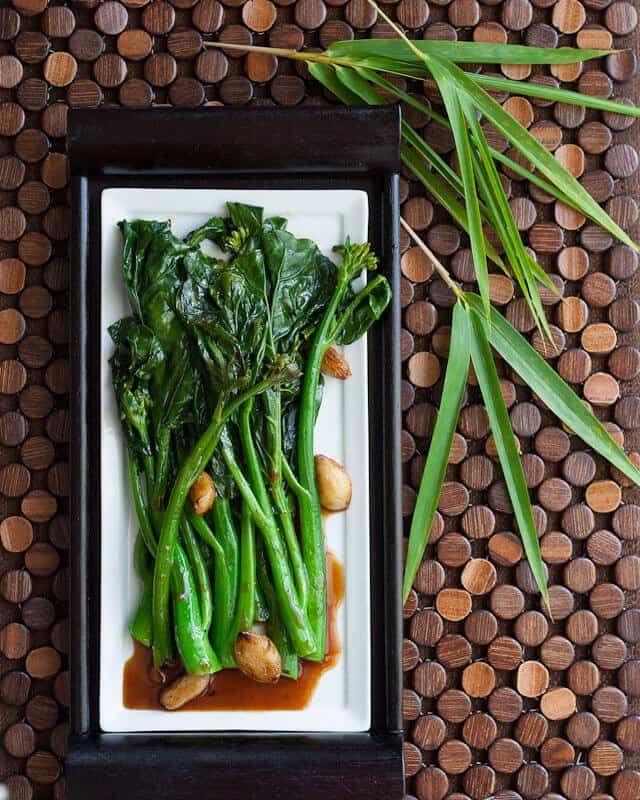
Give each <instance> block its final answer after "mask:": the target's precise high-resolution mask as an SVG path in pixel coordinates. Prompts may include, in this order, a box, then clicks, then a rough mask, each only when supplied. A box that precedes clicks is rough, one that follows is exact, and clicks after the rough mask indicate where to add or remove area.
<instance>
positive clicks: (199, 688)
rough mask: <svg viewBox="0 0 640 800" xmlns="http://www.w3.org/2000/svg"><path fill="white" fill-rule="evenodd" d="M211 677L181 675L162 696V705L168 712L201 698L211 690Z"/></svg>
mask: <svg viewBox="0 0 640 800" xmlns="http://www.w3.org/2000/svg"><path fill="white" fill-rule="evenodd" d="M210 680H211V675H181V676H180V677H179V678H176V680H175V681H174V682H173V683H172V684H171V685H170V686H167V688H166V689H164V691H163V692H162V693H161V694H160V703H161V704H162V705H163V706H164V707H165V708H166V709H167V711H175V710H176V709H177V708H182V706H184V705H186V704H187V703H190V702H191V701H192V700H195V699H196V697H200V695H201V694H204V693H205V692H206V691H207V689H208V688H209V682H210Z"/></svg>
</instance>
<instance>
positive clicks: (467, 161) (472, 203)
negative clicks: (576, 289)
mask: <svg viewBox="0 0 640 800" xmlns="http://www.w3.org/2000/svg"><path fill="white" fill-rule="evenodd" d="M430 68H431V69H432V72H433V75H434V78H436V80H437V81H438V85H439V87H440V93H441V94H442V99H443V101H444V104H445V108H446V109H447V112H448V113H449V122H450V123H451V129H452V131H453V136H454V139H455V143H456V150H457V155H458V164H459V165H460V175H461V177H462V184H463V187H464V198H465V205H466V207H467V220H468V224H469V240H470V242H471V252H472V254H473V265H474V269H475V273H476V280H477V282H478V289H479V290H480V296H481V297H482V301H483V303H484V306H485V310H486V312H487V318H488V317H489V312H490V308H491V298H490V297H489V268H488V265H487V253H486V250H485V248H484V231H483V229H482V215H481V213H480V203H479V201H478V191H477V189H476V179H475V172H474V169H473V153H472V150H471V143H470V141H469V132H468V129H467V123H466V120H465V115H464V112H463V110H462V105H461V103H460V97H459V96H458V94H457V93H456V88H455V86H454V85H453V83H452V82H450V81H449V80H448V79H447V77H446V74H444V73H441V67H440V65H439V64H438V65H436V64H435V63H434V65H433V67H430Z"/></svg>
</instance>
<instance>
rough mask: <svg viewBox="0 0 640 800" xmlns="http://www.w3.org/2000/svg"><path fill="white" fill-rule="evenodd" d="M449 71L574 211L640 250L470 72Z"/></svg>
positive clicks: (449, 67)
mask: <svg viewBox="0 0 640 800" xmlns="http://www.w3.org/2000/svg"><path fill="white" fill-rule="evenodd" d="M448 69H449V70H450V72H451V76H452V79H454V80H455V81H456V83H457V84H458V86H459V89H460V90H461V91H464V92H466V93H467V94H468V95H469V97H470V99H471V101H472V103H473V104H474V106H475V107H476V108H477V109H478V111H480V112H481V113H482V114H483V115H484V116H485V118H486V119H487V120H489V122H491V123H493V125H494V127H495V128H497V130H498V131H499V132H500V133H501V134H502V135H503V136H504V137H505V138H506V139H508V140H509V141H510V142H511V144H513V146H514V147H515V148H516V149H517V150H519V151H520V152H521V153H522V154H523V155H524V156H525V157H526V158H527V160H528V161H530V162H531V163H532V164H533V166H535V167H536V169H539V170H540V172H541V173H542V174H543V175H544V176H545V177H546V178H547V179H548V180H549V181H550V182H551V185H552V186H553V187H555V186H557V187H558V188H559V189H560V191H561V192H563V194H564V195H566V196H567V197H571V198H572V203H571V205H572V207H573V208H575V209H576V210H577V211H580V212H581V213H582V214H584V216H586V217H589V218H591V219H593V220H594V221H596V222H597V223H598V225H600V227H602V228H604V230H606V231H608V232H609V233H610V234H612V235H613V236H615V237H616V239H618V240H619V241H621V242H623V243H624V244H626V245H628V246H629V247H632V248H633V249H634V250H638V249H640V248H638V246H637V245H636V244H635V242H634V241H633V240H632V239H631V238H630V237H629V236H628V235H627V234H626V232H625V231H623V230H622V228H621V227H620V226H619V225H617V224H616V223H615V222H614V221H613V220H612V219H611V217H610V216H609V215H608V214H607V213H606V212H605V211H604V210H603V209H602V208H601V207H600V206H599V205H598V204H597V203H596V201H595V200H594V199H593V197H591V195H590V194H589V192H587V190H586V189H585V188H584V187H583V186H582V185H581V184H580V183H579V182H578V181H577V180H576V179H575V178H574V177H573V175H571V174H570V173H569V172H567V170H566V169H565V168H564V167H563V166H562V165H561V164H560V163H559V162H558V161H557V159H556V158H555V157H554V156H553V154H552V153H550V152H549V151H548V150H547V149H546V148H545V147H544V146H543V145H542V144H540V142H539V141H538V140H537V139H536V138H535V137H534V136H532V134H531V133H529V131H528V130H527V129H526V128H524V127H523V126H522V125H520V123H519V122H517V121H516V120H515V119H514V118H513V117H512V116H511V115H510V114H509V113H508V112H507V111H505V110H504V109H503V108H502V106H501V105H500V104H499V103H497V102H496V101H495V100H494V99H493V98H492V97H491V96H490V95H489V94H487V93H486V92H485V91H484V89H482V88H481V87H480V86H478V85H477V84H476V83H474V81H473V80H471V78H470V77H469V76H468V75H467V73H466V72H464V71H463V70H461V69H460V67H457V66H456V65H455V64H450V65H449V66H448Z"/></svg>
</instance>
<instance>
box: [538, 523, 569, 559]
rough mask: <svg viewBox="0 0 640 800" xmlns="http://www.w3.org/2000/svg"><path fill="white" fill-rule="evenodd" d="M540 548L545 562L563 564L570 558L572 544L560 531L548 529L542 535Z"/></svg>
mask: <svg viewBox="0 0 640 800" xmlns="http://www.w3.org/2000/svg"><path fill="white" fill-rule="evenodd" d="M540 550H541V553H542V558H543V559H544V561H545V562H546V563H547V564H564V563H566V562H567V561H568V560H569V559H570V558H571V555H572V553H573V545H572V543H571V539H570V538H569V537H568V536H566V535H565V534H564V533H562V532H561V531H550V532H549V533H547V534H545V535H544V536H543V537H542V539H541V541H540Z"/></svg>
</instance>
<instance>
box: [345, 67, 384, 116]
mask: <svg viewBox="0 0 640 800" xmlns="http://www.w3.org/2000/svg"><path fill="white" fill-rule="evenodd" d="M335 70H336V75H337V77H338V80H339V81H340V82H341V83H342V84H343V86H346V87H347V89H349V91H350V92H352V93H353V94H355V95H356V96H357V97H359V98H360V100H362V101H364V102H365V103H367V105H370V106H384V105H386V104H387V101H386V100H385V98H384V97H383V96H382V95H381V94H380V93H379V92H378V91H377V90H376V89H375V88H374V87H373V86H372V85H371V84H370V83H369V82H368V81H367V80H365V79H364V78H363V77H362V76H361V75H359V74H358V73H357V71H356V70H354V69H351V68H350V67H342V66H340V65H338V66H337V67H336V68H335Z"/></svg>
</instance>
